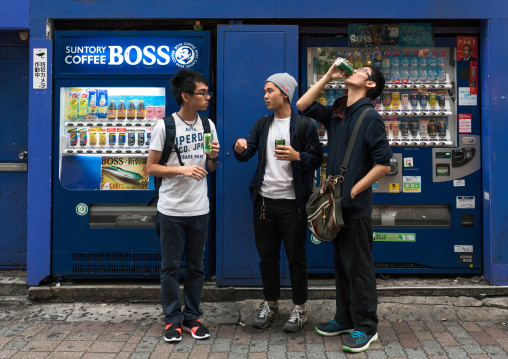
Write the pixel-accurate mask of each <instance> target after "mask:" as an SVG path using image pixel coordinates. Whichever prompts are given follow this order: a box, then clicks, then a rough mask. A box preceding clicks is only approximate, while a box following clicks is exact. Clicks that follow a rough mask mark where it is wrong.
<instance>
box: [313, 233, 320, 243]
mask: <svg viewBox="0 0 508 359" xmlns="http://www.w3.org/2000/svg"><path fill="white" fill-rule="evenodd" d="M310 241H311V242H312V243H314V244H320V243H321V241H320V240H319V239H317V238H316V237H314V235H313V234H311V235H310Z"/></svg>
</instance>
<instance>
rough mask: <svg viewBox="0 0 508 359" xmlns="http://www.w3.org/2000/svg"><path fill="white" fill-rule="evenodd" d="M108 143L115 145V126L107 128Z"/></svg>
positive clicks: (110, 145) (111, 145)
mask: <svg viewBox="0 0 508 359" xmlns="http://www.w3.org/2000/svg"><path fill="white" fill-rule="evenodd" d="M108 144H109V147H114V146H116V128H108Z"/></svg>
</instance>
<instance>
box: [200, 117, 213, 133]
mask: <svg viewBox="0 0 508 359" xmlns="http://www.w3.org/2000/svg"><path fill="white" fill-rule="evenodd" d="M199 118H200V119H201V123H203V130H204V132H205V133H211V132H212V130H211V128H210V120H209V119H208V117H206V116H203V115H202V114H199Z"/></svg>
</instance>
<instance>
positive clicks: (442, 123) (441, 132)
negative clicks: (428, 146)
mask: <svg viewBox="0 0 508 359" xmlns="http://www.w3.org/2000/svg"><path fill="white" fill-rule="evenodd" d="M437 135H438V136H439V137H441V138H445V137H446V118H444V117H442V118H440V119H439V121H438V123H437Z"/></svg>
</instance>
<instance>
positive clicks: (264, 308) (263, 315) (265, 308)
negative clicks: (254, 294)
mask: <svg viewBox="0 0 508 359" xmlns="http://www.w3.org/2000/svg"><path fill="white" fill-rule="evenodd" d="M268 314H270V307H269V306H268V305H267V304H266V303H263V304H262V305H261V310H260V311H259V315H258V317H259V318H266V317H268Z"/></svg>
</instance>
